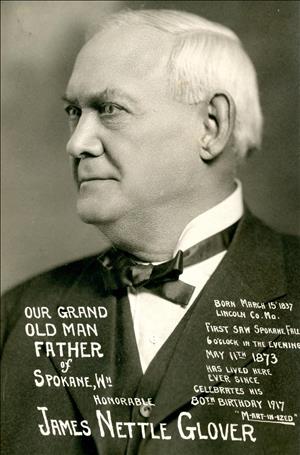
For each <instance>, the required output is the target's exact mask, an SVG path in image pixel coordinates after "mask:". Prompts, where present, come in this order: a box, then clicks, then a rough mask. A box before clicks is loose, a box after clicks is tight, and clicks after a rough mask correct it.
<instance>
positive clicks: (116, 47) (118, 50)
mask: <svg viewBox="0 0 300 455" xmlns="http://www.w3.org/2000/svg"><path fill="white" fill-rule="evenodd" d="M172 45H173V37H172V36H171V35H169V34H167V33H165V32H162V31H160V30H156V29H154V28H152V27H149V26H146V25H143V26H135V27H134V28H133V27H132V26H131V27H129V26H126V25H121V26H117V25H112V26H111V27H108V28H106V29H105V30H103V31H100V32H98V33H97V34H96V35H94V36H93V38H91V40H90V41H88V42H87V43H86V45H85V46H84V47H83V48H82V50H81V51H80V53H79V55H78V57H77V61H76V64H80V63H81V62H82V60H84V61H85V62H91V63H92V62H93V63H95V60H96V61H97V60H99V63H100V61H102V62H105V64H107V65H109V66H110V67H112V68H113V67H115V66H118V68H119V69H120V67H123V70H125V71H126V69H130V70H131V71H133V70H134V71H135V72H136V73H137V76H143V75H144V74H145V73H149V72H152V71H154V70H155V68H157V67H158V66H164V65H165V66H166V65H167V62H168V59H169V56H170V52H171V49H172Z"/></svg>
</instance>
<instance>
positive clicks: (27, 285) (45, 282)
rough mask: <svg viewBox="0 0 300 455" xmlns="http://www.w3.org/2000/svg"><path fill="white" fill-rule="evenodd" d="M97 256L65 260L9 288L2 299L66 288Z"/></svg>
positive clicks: (93, 262)
mask: <svg viewBox="0 0 300 455" xmlns="http://www.w3.org/2000/svg"><path fill="white" fill-rule="evenodd" d="M96 259H97V256H89V257H85V258H82V259H78V260H76V261H72V262H67V263H64V264H62V265H59V266H57V267H55V268H53V269H50V270H47V271H45V272H43V273H40V274H38V275H36V276H34V277H32V278H30V279H27V280H26V281H24V282H22V283H20V284H18V285H17V286H14V287H13V288H11V289H9V290H8V291H7V292H5V294H4V295H3V299H11V298H13V297H21V296H22V295H23V294H24V293H27V292H35V293H36V292H39V290H40V291H44V290H45V288H49V289H50V288H56V290H58V289H59V288H68V287H69V286H70V285H72V282H74V281H76V280H78V279H79V277H80V276H81V275H82V273H83V272H85V271H86V270H87V269H88V268H89V267H90V266H91V265H92V264H95V262H96Z"/></svg>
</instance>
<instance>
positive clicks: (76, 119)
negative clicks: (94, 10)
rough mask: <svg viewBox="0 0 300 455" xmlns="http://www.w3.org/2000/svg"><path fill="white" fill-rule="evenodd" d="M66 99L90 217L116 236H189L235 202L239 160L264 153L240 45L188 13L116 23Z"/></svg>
mask: <svg viewBox="0 0 300 455" xmlns="http://www.w3.org/2000/svg"><path fill="white" fill-rule="evenodd" d="M66 98H67V111H68V113H69V117H70V125H71V133H72V135H71V138H70V141H69V143H68V146H67V150H68V152H69V154H70V155H71V156H72V158H73V161H74V171H75V177H76V180H77V182H78V185H79V196H78V211H79V214H80V216H81V217H82V219H83V220H84V221H86V222H89V223H92V224H96V225H100V226H101V228H102V230H104V232H105V233H107V229H108V228H109V230H110V231H111V228H112V226H113V225H118V226H119V228H118V229H119V231H120V228H121V230H122V229H125V230H126V227H128V226H129V227H130V229H133V227H136V226H138V225H139V224H140V223H144V224H145V223H148V224H149V226H150V227H152V229H155V226H156V225H157V223H158V222H162V223H165V222H166V220H165V219H163V217H166V216H167V217H168V218H169V222H172V220H173V222H174V223H175V224H177V225H178V229H179V231H180V229H181V228H182V226H184V224H186V223H187V222H188V221H189V219H191V218H192V217H193V216H195V215H196V214H197V213H199V212H201V211H204V210H206V209H208V208H209V207H210V206H211V205H213V204H214V203H217V202H218V201H219V200H220V199H222V197H224V194H225V193H226V192H227V193H228V191H229V188H230V185H231V184H232V177H233V174H234V160H235V157H236V154H237V153H239V154H241V155H244V154H245V153H246V151H247V150H248V149H250V148H253V147H258V146H259V144H260V134H261V114H260V108H259V101H258V94H257V87H256V79H255V72H254V70H253V67H252V64H251V62H250V60H249V59H248V57H247V56H246V54H245V52H244V51H243V50H242V47H241V44H240V42H239V40H238V39H237V37H236V36H235V35H234V34H233V33H232V32H231V31H230V30H228V29H226V28H224V27H222V26H219V25H217V24H214V23H211V22H209V21H206V20H205V19H201V18H198V17H197V16H194V15H190V14H187V13H179V12H174V11H166V10H161V11H160V10H154V11H151V10H145V11H140V12H125V13H121V14H118V15H116V16H113V17H112V18H111V19H110V20H109V21H108V22H107V23H105V24H104V26H103V27H102V29H101V31H100V32H99V33H97V34H96V35H95V36H93V37H92V39H91V40H90V41H88V42H87V44H86V45H85V46H84V47H83V49H82V50H81V52H80V53H79V56H78V58H77V61H76V64H75V67H74V70H73V74H72V76H71V79H70V81H69V84H68V88H67V94H66ZM165 214H167V215H165ZM106 227H108V228H107V229H106Z"/></svg>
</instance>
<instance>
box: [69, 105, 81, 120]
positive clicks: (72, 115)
mask: <svg viewBox="0 0 300 455" xmlns="http://www.w3.org/2000/svg"><path fill="white" fill-rule="evenodd" d="M65 111H66V113H67V114H68V116H69V119H70V120H78V118H79V117H80V115H81V109H79V108H78V107H76V106H67V107H66V108H65Z"/></svg>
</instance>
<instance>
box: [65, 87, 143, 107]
mask: <svg viewBox="0 0 300 455" xmlns="http://www.w3.org/2000/svg"><path fill="white" fill-rule="evenodd" d="M115 98H119V99H122V100H124V101H127V102H129V103H130V104H137V102H136V100H135V99H134V98H133V97H132V96H131V95H129V94H128V93H125V92H123V91H122V90H119V89H105V90H103V91H102V92H96V93H92V94H89V95H85V96H82V101H83V104H85V105H87V106H89V107H97V106H99V104H101V103H104V102H107V101H114V99H115ZM62 100H63V101H65V102H67V103H70V104H74V105H76V106H80V101H79V99H78V98H77V97H73V96H71V95H68V93H66V94H65V95H63V96H62Z"/></svg>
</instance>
